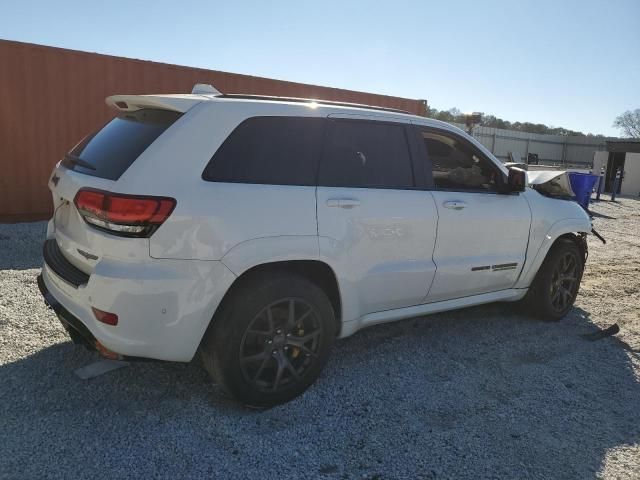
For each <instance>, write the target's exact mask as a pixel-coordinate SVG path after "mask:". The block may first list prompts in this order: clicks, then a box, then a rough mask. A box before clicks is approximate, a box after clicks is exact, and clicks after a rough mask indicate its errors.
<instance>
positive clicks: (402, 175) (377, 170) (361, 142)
mask: <svg viewBox="0 0 640 480" xmlns="http://www.w3.org/2000/svg"><path fill="white" fill-rule="evenodd" d="M318 184H319V185H322V186H325V187H360V188H412V187H413V186H414V182H413V170H412V167H411V157H410V155H409V147H408V145H407V138H406V135H405V131H404V127H403V126H402V125H397V124H390V123H382V122H373V121H357V120H353V121H352V120H335V121H332V122H331V127H330V129H329V137H328V141H327V144H326V145H325V150H324V155H323V158H322V164H321V165H320V175H319V179H318Z"/></svg>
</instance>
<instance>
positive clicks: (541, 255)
mask: <svg viewBox="0 0 640 480" xmlns="http://www.w3.org/2000/svg"><path fill="white" fill-rule="evenodd" d="M589 231H591V222H590V221H589V220H585V219H577V218H576V219H566V220H561V221H559V222H556V223H555V224H553V225H552V226H551V228H549V230H548V231H547V233H546V234H545V236H544V239H543V241H542V244H541V245H540V247H539V248H538V251H537V252H536V253H535V254H534V255H533V254H530V252H527V253H528V257H529V258H528V259H527V261H526V263H525V266H524V268H523V271H522V274H521V275H520V278H519V279H518V282H517V283H516V286H515V288H529V286H531V283H532V282H533V279H534V278H535V276H536V274H537V273H538V270H539V269H540V267H541V266H542V262H544V259H545V258H547V255H548V254H549V251H551V248H552V247H553V246H554V245H556V243H557V242H559V241H562V240H570V241H572V242H575V243H576V245H577V246H578V248H580V251H581V252H582V255H583V258H584V260H585V262H586V259H587V255H588V250H587V240H586V236H587V233H588V232H589ZM529 255H531V256H529Z"/></svg>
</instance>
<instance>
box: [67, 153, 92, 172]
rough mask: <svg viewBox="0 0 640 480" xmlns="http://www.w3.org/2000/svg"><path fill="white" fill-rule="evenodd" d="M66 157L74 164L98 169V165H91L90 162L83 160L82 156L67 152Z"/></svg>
mask: <svg viewBox="0 0 640 480" xmlns="http://www.w3.org/2000/svg"><path fill="white" fill-rule="evenodd" d="M64 159H65V160H66V161H68V162H69V163H73V164H74V165H80V166H81V167H84V168H88V169H89V170H95V169H96V167H94V166H93V165H91V164H90V163H89V162H86V161H84V160H82V159H81V158H80V157H78V156H77V155H73V154H71V153H67V154H66V155H65V156H64Z"/></svg>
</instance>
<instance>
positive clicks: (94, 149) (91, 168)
mask: <svg viewBox="0 0 640 480" xmlns="http://www.w3.org/2000/svg"><path fill="white" fill-rule="evenodd" d="M181 115H182V114H180V113H177V112H169V111H167V110H151V109H144V110H138V111H136V112H127V113H121V114H119V115H118V116H117V117H116V118H114V119H113V120H111V121H110V122H109V123H107V124H106V125H105V126H104V127H102V128H101V129H100V130H98V131H97V132H95V133H93V134H91V135H89V136H88V137H86V138H85V139H84V140H82V141H81V142H80V143H79V144H78V145H77V146H76V147H75V148H74V149H73V150H72V151H71V152H70V153H69V154H67V155H66V156H65V159H64V160H63V161H62V164H63V165H64V166H65V167H67V168H70V169H72V170H77V171H78V172H81V173H85V174H87V175H93V176H94V177H100V178H106V179H109V180H117V179H118V178H120V176H121V175H122V174H123V173H124V172H125V170H126V169H127V168H129V167H130V166H131V165H132V164H133V162H134V161H135V160H136V158H138V157H139V156H140V154H141V153H142V152H144V151H145V150H146V149H147V147H149V145H151V144H152V143H153V142H154V141H155V140H156V138H158V137H159V136H160V135H161V134H162V133H163V132H164V131H165V130H166V129H167V128H169V127H170V126H171V125H172V124H173V123H174V122H175V121H176V120H178V118H180V116H181Z"/></svg>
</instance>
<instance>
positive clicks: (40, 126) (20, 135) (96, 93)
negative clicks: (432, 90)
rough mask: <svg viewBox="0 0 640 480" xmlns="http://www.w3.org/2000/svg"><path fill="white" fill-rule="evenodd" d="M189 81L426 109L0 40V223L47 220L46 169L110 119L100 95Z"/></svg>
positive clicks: (173, 87) (187, 86)
mask: <svg viewBox="0 0 640 480" xmlns="http://www.w3.org/2000/svg"><path fill="white" fill-rule="evenodd" d="M195 83H211V84H213V85H215V87H216V88H217V89H219V90H220V91H222V92H223V93H248V94H260V95H278V96H288V97H302V98H316V99H321V100H335V101H342V102H353V103H362V104H368V105H378V106H384V107H391V108H398V109H402V110H406V111H409V112H411V113H415V114H418V115H423V114H424V113H425V108H426V103H425V102H424V101H421V100H410V99H406V98H398V97H390V96H385V95H374V94H370V93H362V92H354V91H350V90H342V89H338V88H329V87H318V86H314V85H305V84H301V83H294V82H285V81H280V80H273V79H270V78H261V77H252V76H249V75H239V74H234V73H226V72H218V71H214V70H204V69H200V68H191V67H182V66H177V65H168V64H164V63H156V62H148V61H143V60H135V59H129V58H122V57H113V56H109V55H99V54H95V53H88V52H81V51H75V50H66V49H61V48H53V47H45V46H41V45H34V44H29V43H21V42H12V41H6V40H0V172H2V174H0V222H16V221H29V220H37V219H44V218H48V217H50V215H51V199H50V193H49V190H48V189H47V179H48V177H49V174H50V173H51V169H52V168H53V166H54V165H55V163H56V162H57V161H58V160H60V158H62V156H63V155H64V153H65V152H66V151H68V150H69V149H70V148H71V147H73V145H74V144H75V143H76V142H78V141H79V140H80V139H81V138H82V137H83V136H84V135H86V134H87V133H89V132H90V131H92V130H94V129H95V128H97V127H99V126H100V125H101V124H103V123H104V122H106V121H107V120H108V119H109V118H111V117H112V116H113V112H112V111H110V110H109V109H108V108H107V106H106V105H105V103H104V99H105V97H107V96H109V95H113V94H118V93H120V94H145V93H186V92H190V91H191V88H192V87H193V85H194V84H195Z"/></svg>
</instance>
